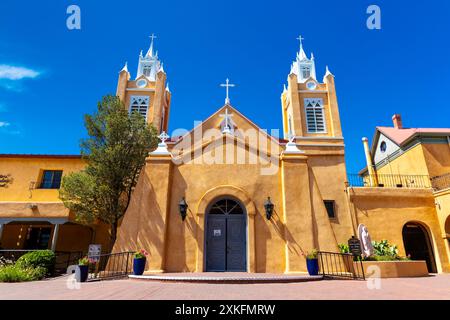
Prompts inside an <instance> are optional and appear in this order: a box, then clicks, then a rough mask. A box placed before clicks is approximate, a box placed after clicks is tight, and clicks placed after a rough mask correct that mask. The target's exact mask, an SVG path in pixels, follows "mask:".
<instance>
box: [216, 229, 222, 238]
mask: <svg viewBox="0 0 450 320" xmlns="http://www.w3.org/2000/svg"><path fill="white" fill-rule="evenodd" d="M221 234H222V230H220V229H216V230H214V237H220V235H221Z"/></svg>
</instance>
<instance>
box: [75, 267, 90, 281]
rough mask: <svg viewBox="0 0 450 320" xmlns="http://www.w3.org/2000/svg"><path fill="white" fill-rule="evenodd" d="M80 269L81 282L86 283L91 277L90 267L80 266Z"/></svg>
mask: <svg viewBox="0 0 450 320" xmlns="http://www.w3.org/2000/svg"><path fill="white" fill-rule="evenodd" d="M78 268H79V269H80V282H86V280H87V278H88V275H89V266H78Z"/></svg>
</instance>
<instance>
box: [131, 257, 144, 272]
mask: <svg viewBox="0 0 450 320" xmlns="http://www.w3.org/2000/svg"><path fill="white" fill-rule="evenodd" d="M146 261H147V259H146V258H138V259H137V258H134V260H133V274H134V275H136V276H140V275H142V274H143V273H144V270H145V262H146Z"/></svg>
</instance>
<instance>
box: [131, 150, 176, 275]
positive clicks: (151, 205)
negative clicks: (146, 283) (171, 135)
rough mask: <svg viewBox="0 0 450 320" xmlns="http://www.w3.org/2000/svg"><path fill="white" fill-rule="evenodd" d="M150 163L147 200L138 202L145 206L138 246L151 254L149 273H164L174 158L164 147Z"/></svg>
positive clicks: (140, 222)
mask: <svg viewBox="0 0 450 320" xmlns="http://www.w3.org/2000/svg"><path fill="white" fill-rule="evenodd" d="M146 162H147V163H146V166H145V171H144V172H143V174H144V175H145V181H147V182H146V184H147V185H146V186H145V187H144V193H143V198H142V199H138V200H137V201H139V202H142V203H143V204H145V206H144V207H142V208H141V210H142V211H141V212H139V217H138V219H139V222H138V224H139V228H138V230H139V233H138V235H137V246H138V248H139V249H140V248H143V249H145V250H147V251H148V252H149V258H148V260H147V266H146V272H149V273H150V272H151V273H155V272H164V271H165V260H166V254H167V253H166V251H167V246H168V245H167V243H166V242H167V226H168V223H169V213H170V205H169V204H170V200H171V191H170V189H171V180H172V155H171V153H170V152H169V151H167V146H165V144H164V143H160V144H159V146H158V149H157V150H155V151H154V152H152V153H150V155H149V157H148V158H147V160H146ZM178 218H179V216H178Z"/></svg>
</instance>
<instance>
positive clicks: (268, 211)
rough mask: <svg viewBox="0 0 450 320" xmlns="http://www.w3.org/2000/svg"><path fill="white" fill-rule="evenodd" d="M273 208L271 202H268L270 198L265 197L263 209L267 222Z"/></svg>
mask: <svg viewBox="0 0 450 320" xmlns="http://www.w3.org/2000/svg"><path fill="white" fill-rule="evenodd" d="M273 207H274V204H273V203H272V201H270V197H267V200H266V202H264V209H265V210H266V218H267V220H270V218H271V217H272V214H273Z"/></svg>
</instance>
